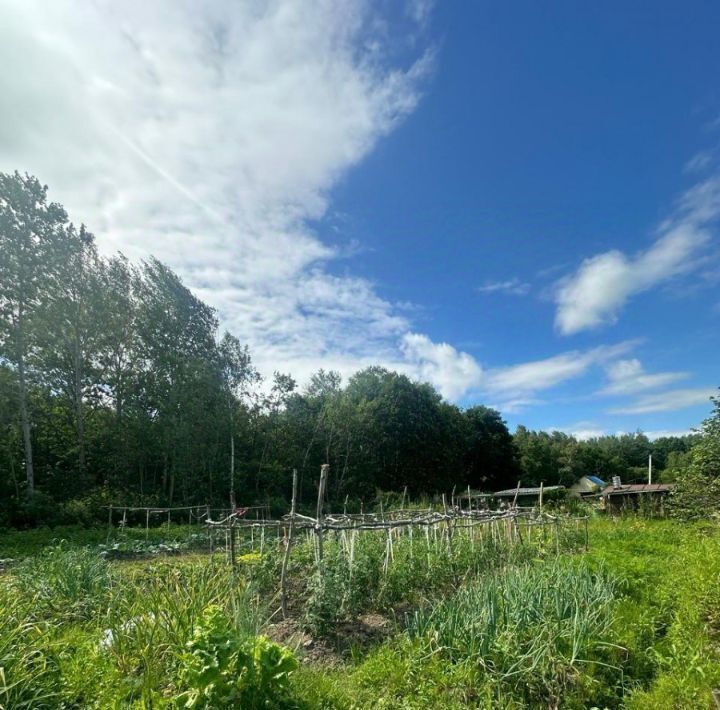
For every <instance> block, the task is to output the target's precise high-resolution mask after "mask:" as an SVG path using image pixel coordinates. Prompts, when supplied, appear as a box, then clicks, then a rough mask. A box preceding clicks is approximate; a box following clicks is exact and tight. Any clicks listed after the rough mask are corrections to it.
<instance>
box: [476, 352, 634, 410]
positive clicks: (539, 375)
mask: <svg viewBox="0 0 720 710" xmlns="http://www.w3.org/2000/svg"><path fill="white" fill-rule="evenodd" d="M637 343H638V341H636V340H628V341H624V342H622V343H618V344H617V345H601V346H599V347H597V348H592V349H591V350H586V351H578V350H572V351H569V352H565V353H561V354H560V355H555V356H553V357H549V358H545V359H544V360H535V361H533V362H526V363H521V364H519V365H511V366H509V367H499V368H495V369H492V370H488V371H487V372H486V377H485V379H484V382H483V388H484V389H486V390H487V391H489V392H491V393H493V394H495V395H498V396H504V397H507V398H508V401H509V400H512V399H517V398H520V397H524V396H526V395H528V394H532V393H534V392H539V391H542V390H546V389H550V388H552V387H555V386H556V385H559V384H561V383H562V382H565V381H567V380H571V379H574V378H576V377H580V376H581V375H584V374H585V373H586V372H587V371H588V369H589V368H590V367H591V366H593V365H598V364H602V363H605V362H608V361H609V360H612V359H614V358H617V357H620V356H622V355H624V354H625V353H627V352H628V351H630V350H632V349H633V348H634V347H635V346H636V345H637Z"/></svg>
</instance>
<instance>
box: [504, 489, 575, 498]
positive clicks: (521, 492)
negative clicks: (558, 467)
mask: <svg viewBox="0 0 720 710" xmlns="http://www.w3.org/2000/svg"><path fill="white" fill-rule="evenodd" d="M563 488H565V486H545V487H544V488H542V491H543V493H549V492H551V491H559V490H561V489H563ZM540 490H541V489H540V488H508V489H507V490H505V491H498V492H497V493H493V495H494V496H495V497H496V498H513V497H514V496H515V494H517V495H518V496H539V495H540Z"/></svg>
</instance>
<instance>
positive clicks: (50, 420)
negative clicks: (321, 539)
mask: <svg viewBox="0 0 720 710" xmlns="http://www.w3.org/2000/svg"><path fill="white" fill-rule="evenodd" d="M696 439H697V437H696V436H684V437H666V438H660V439H656V440H655V441H650V440H649V439H648V438H647V437H646V436H645V435H644V434H642V433H641V432H635V433H628V434H622V435H618V436H604V437H600V438H597V439H592V440H589V441H578V440H577V439H576V438H574V437H573V436H571V435H569V434H565V433H562V432H559V431H555V432H551V433H548V432H544V431H530V430H528V429H526V428H525V427H522V426H519V427H518V428H517V430H516V431H515V432H514V433H511V432H510V431H509V430H508V427H507V425H506V423H505V422H504V421H503V419H502V416H501V414H500V413H499V412H498V411H496V410H494V409H492V408H490V407H486V406H482V405H477V406H472V407H469V408H465V409H462V408H459V407H458V406H456V405H454V404H452V403H450V402H447V401H444V400H443V398H442V397H441V396H440V395H439V394H438V393H437V392H436V391H435V390H434V389H433V387H432V386H431V385H429V384H426V383H421V382H414V381H412V380H411V379H409V378H408V377H407V376H406V375H404V374H400V373H396V372H391V371H388V370H386V369H384V368H382V367H369V368H367V369H365V370H362V371H360V372H357V373H355V374H354V375H353V376H352V377H350V378H349V379H348V380H347V381H346V382H343V381H342V379H341V377H340V375H339V374H338V373H336V372H333V371H325V370H322V369H320V370H318V371H317V372H316V373H315V374H314V375H312V377H311V378H310V381H309V382H308V383H306V384H304V386H302V387H301V386H298V383H297V382H296V381H295V380H294V379H293V377H292V376H291V375H290V374H286V373H281V372H275V373H274V374H273V376H272V377H271V378H263V377H261V375H260V373H259V372H258V371H257V369H256V368H255V366H254V365H253V360H252V353H251V352H250V351H249V349H248V347H247V345H245V344H244V343H243V340H242V333H240V334H231V333H228V332H224V333H222V334H221V333H220V331H219V319H218V315H217V313H216V312H215V310H214V309H213V308H212V307H210V306H209V305H207V304H206V303H203V302H202V301H201V300H200V299H199V298H197V297H196V296H195V295H194V294H193V293H192V292H191V291H190V289H188V288H187V287H186V286H185V285H184V284H183V282H182V280H181V279H180V277H179V276H178V275H177V274H175V273H174V272H173V271H172V270H171V269H170V268H168V266H166V265H165V264H163V263H160V262H159V261H157V260H155V259H152V258H151V259H148V260H147V261H144V262H142V263H139V264H134V263H131V262H130V261H129V260H128V259H127V258H126V257H125V256H123V255H122V254H116V255H113V256H109V257H105V256H102V255H101V254H100V253H99V252H98V248H97V245H96V242H95V239H94V237H93V234H92V232H91V231H89V229H88V227H86V226H85V225H81V226H80V227H77V226H76V225H75V224H73V222H72V221H71V220H70V218H69V216H68V214H67V212H66V211H65V209H64V208H63V207H62V206H61V205H59V204H57V203H54V202H51V201H49V198H48V188H47V187H46V186H43V185H42V184H41V183H40V182H39V181H38V180H37V179H36V178H35V177H32V176H29V175H21V174H19V173H17V172H16V173H14V174H0V501H1V502H0V525H2V524H9V525H14V526H24V525H33V524H37V523H49V524H52V523H60V522H88V523H89V522H92V521H93V520H95V519H96V518H97V516H100V515H102V512H101V506H102V505H105V504H111V503H117V504H123V505H132V504H138V505H139V504H143V505H193V504H206V503H208V504H216V505H217V504H222V505H224V504H226V503H227V501H228V495H229V492H230V489H231V487H232V488H234V489H235V497H236V500H237V502H238V503H239V504H245V505H250V504H258V503H262V504H265V505H269V506H270V507H271V508H275V509H279V510H285V509H286V507H287V501H288V500H289V496H290V481H291V471H292V470H293V469H297V470H298V475H299V505H300V506H303V505H311V504H312V503H313V501H314V498H315V495H316V493H315V491H316V489H317V477H318V471H319V468H320V464H322V463H329V464H330V466H331V470H332V471H333V476H332V482H331V484H330V485H329V488H328V495H329V497H330V499H331V500H345V499H346V498H347V499H348V500H349V501H350V504H351V505H353V504H357V503H358V502H359V501H360V500H367V501H370V500H372V499H373V498H374V497H375V495H376V492H377V491H379V490H381V491H392V490H394V491H401V490H403V489H404V488H407V490H408V492H409V494H410V495H420V494H426V495H432V494H435V493H438V492H442V491H444V490H445V489H447V488H448V486H452V485H456V486H458V487H459V488H465V487H466V486H471V487H472V488H474V489H479V490H498V489H501V488H507V487H511V486H514V485H515V484H516V483H517V482H518V481H522V483H523V484H524V485H539V484H540V483H541V482H542V483H544V484H545V485H553V484H565V485H566V484H571V483H573V482H574V481H575V480H576V479H577V478H578V477H580V476H582V475H585V474H594V475H597V476H600V477H602V478H604V479H606V480H609V479H610V478H611V477H612V476H614V475H619V476H621V477H622V479H623V480H624V481H628V482H630V481H633V480H644V476H645V475H646V467H647V459H648V455H649V454H652V455H653V460H654V465H655V468H656V471H657V475H658V476H659V477H660V478H662V480H672V479H673V478H674V475H675V472H676V471H677V470H679V469H680V468H681V467H682V465H683V461H684V460H686V459H687V456H688V451H689V449H690V448H691V446H692V444H693V442H694V441H695V440H696ZM660 478H658V480H660ZM450 482H452V483H450ZM231 484H232V485H231Z"/></svg>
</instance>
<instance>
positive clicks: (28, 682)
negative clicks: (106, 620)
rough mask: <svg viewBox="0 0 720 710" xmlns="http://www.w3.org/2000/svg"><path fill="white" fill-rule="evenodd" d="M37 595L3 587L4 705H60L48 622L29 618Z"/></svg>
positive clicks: (32, 708) (0, 659)
mask: <svg viewBox="0 0 720 710" xmlns="http://www.w3.org/2000/svg"><path fill="white" fill-rule="evenodd" d="M34 602H35V600H34V598H32V597H31V598H26V597H21V596H19V595H18V594H17V592H16V591H15V590H14V589H12V588H10V587H8V586H0V708H17V709H18V710H20V709H23V710H25V709H27V710H36V709H38V710H39V709H40V708H54V707H57V698H58V697H59V695H60V690H61V682H62V681H61V674H60V668H59V664H58V662H57V653H56V651H57V649H54V648H52V646H50V645H49V644H48V643H47V641H46V639H47V637H48V636H49V634H50V633H51V631H52V626H51V624H50V623H49V622H47V621H37V620H33V619H31V618H29V614H30V612H29V609H30V608H31V607H32V606H33V605H34Z"/></svg>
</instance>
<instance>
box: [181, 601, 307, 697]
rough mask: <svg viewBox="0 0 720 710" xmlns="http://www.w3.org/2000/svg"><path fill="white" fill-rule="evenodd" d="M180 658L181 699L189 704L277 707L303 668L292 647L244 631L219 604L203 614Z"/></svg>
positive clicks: (208, 608)
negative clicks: (295, 673) (247, 634)
mask: <svg viewBox="0 0 720 710" xmlns="http://www.w3.org/2000/svg"><path fill="white" fill-rule="evenodd" d="M180 662H181V665H180V671H179V674H178V684H179V686H180V687H181V688H185V690H183V692H182V693H180V695H179V696H178V698H177V700H178V701H180V702H181V703H182V704H183V707H186V708H224V707H242V708H248V709H254V708H277V707H279V706H280V705H281V704H282V703H283V702H284V701H285V700H286V699H287V694H288V679H289V677H290V675H291V673H292V672H293V671H294V670H295V669H296V668H297V661H296V660H295V657H294V656H293V654H292V652H291V651H290V650H289V649H287V648H285V647H283V646H281V645H280V644H277V643H274V642H273V641H270V640H269V639H268V638H267V637H265V636H257V637H243V636H242V635H240V634H238V632H237V631H236V630H235V629H233V627H232V626H231V624H230V622H229V620H228V618H227V616H226V615H225V614H224V613H223V611H222V609H220V607H219V606H216V605H210V606H208V607H207V609H206V610H205V612H204V613H203V617H202V620H201V623H200V624H199V625H198V626H197V628H196V629H195V633H194V634H193V637H192V639H191V640H190V641H189V642H188V644H187V652H186V653H184V654H183V655H182V656H181V658H180Z"/></svg>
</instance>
